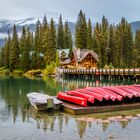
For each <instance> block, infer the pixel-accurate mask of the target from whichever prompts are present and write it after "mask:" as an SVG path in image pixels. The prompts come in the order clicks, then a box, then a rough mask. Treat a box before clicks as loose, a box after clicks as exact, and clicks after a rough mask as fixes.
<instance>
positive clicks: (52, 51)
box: [46, 19, 56, 65]
mask: <svg viewBox="0 0 140 140" xmlns="http://www.w3.org/2000/svg"><path fill="white" fill-rule="evenodd" d="M48 39H49V41H48V47H47V49H46V64H47V65H49V64H51V63H52V62H55V60H56V29H55V26H54V21H53V19H51V23H50V27H49V37H48Z"/></svg>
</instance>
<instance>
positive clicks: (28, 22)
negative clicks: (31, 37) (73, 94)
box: [0, 17, 75, 46]
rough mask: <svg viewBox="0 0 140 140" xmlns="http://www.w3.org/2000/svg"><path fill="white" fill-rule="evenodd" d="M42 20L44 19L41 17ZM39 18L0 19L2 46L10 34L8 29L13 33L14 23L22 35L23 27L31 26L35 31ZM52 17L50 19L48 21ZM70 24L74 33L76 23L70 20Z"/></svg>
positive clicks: (0, 44)
mask: <svg viewBox="0 0 140 140" xmlns="http://www.w3.org/2000/svg"><path fill="white" fill-rule="evenodd" d="M39 20H40V21H41V22H42V19H39ZM37 21H38V19H37V18H33V17H31V18H27V19H20V20H7V19H0V46H3V45H4V40H5V38H6V37H7V35H8V31H9V32H10V33H12V29H13V25H14V24H15V25H16V27H17V32H18V35H19V36H20V35H21V31H22V27H23V26H25V27H29V28H30V30H31V31H32V32H34V31H35V26H36V23H37ZM49 21H50V19H48V22H49ZM54 23H55V26H56V27H57V25H58V18H55V19H54ZM69 26H70V28H71V32H72V34H74V27H75V23H73V22H69Z"/></svg>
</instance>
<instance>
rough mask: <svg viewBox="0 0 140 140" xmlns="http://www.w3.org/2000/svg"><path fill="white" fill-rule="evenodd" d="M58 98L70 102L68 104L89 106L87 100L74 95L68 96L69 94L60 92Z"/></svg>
mask: <svg viewBox="0 0 140 140" xmlns="http://www.w3.org/2000/svg"><path fill="white" fill-rule="evenodd" d="M57 98H58V99H61V100H64V101H68V102H71V103H74V104H77V105H81V106H87V99H85V98H82V97H78V96H72V95H68V94H66V93H63V92H58V94H57Z"/></svg>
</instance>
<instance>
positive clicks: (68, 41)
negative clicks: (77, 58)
mask: <svg viewBox="0 0 140 140" xmlns="http://www.w3.org/2000/svg"><path fill="white" fill-rule="evenodd" d="M72 46H73V41H72V35H71V31H70V28H69V25H68V22H65V26H64V48H68V49H70V53H69V55H70V57H72Z"/></svg>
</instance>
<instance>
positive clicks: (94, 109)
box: [62, 102, 140, 115]
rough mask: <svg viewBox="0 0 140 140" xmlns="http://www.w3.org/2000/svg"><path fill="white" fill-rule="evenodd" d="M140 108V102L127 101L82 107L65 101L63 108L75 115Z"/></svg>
mask: <svg viewBox="0 0 140 140" xmlns="http://www.w3.org/2000/svg"><path fill="white" fill-rule="evenodd" d="M131 109H140V103H129V104H128V103H127V104H121V105H106V106H88V107H81V106H78V105H74V104H70V103H67V102H64V103H63V105H62V110H63V111H65V112H68V113H71V114H74V115H82V114H91V113H102V112H111V111H121V110H131Z"/></svg>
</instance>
